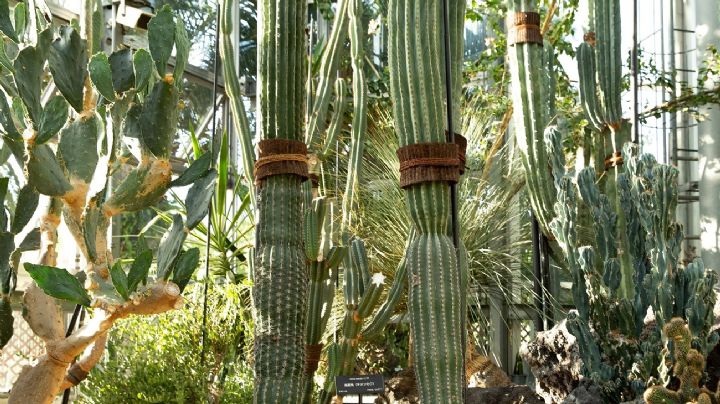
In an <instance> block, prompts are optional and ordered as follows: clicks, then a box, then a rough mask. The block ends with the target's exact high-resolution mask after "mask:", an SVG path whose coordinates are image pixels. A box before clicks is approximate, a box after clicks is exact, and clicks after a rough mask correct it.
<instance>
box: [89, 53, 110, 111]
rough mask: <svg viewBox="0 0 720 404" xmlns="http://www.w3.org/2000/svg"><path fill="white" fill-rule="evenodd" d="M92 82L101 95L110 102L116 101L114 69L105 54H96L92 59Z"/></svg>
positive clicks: (90, 69)
mask: <svg viewBox="0 0 720 404" xmlns="http://www.w3.org/2000/svg"><path fill="white" fill-rule="evenodd" d="M88 70H89V71H90V80H92V82H93V84H94V85H95V88H97V90H98V92H99V93H100V95H102V96H103V98H105V99H106V100H108V101H115V89H114V88H113V81H112V69H110V61H109V60H108V57H107V55H106V54H105V53H104V52H100V53H96V54H95V55H93V57H91V58H90V64H89V65H88Z"/></svg>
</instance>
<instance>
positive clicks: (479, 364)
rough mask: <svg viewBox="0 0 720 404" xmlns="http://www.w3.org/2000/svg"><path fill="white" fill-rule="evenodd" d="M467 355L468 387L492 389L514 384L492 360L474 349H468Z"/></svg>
mask: <svg viewBox="0 0 720 404" xmlns="http://www.w3.org/2000/svg"><path fill="white" fill-rule="evenodd" d="M465 355H466V358H467V359H466V361H465V372H466V374H467V375H468V379H467V381H468V387H479V388H490V387H505V386H510V385H511V384H513V383H512V380H510V378H509V377H508V375H507V374H506V373H505V372H504V371H503V370H502V369H500V367H499V366H497V365H496V364H495V362H493V361H492V359H490V358H488V357H487V356H483V355H480V354H478V353H477V352H475V350H474V349H472V350H471V349H468V350H467V351H466V353H465Z"/></svg>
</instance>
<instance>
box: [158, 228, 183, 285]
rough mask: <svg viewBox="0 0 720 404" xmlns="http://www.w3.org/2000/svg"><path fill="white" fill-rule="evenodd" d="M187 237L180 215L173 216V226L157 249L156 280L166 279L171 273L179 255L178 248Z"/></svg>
mask: <svg viewBox="0 0 720 404" xmlns="http://www.w3.org/2000/svg"><path fill="white" fill-rule="evenodd" d="M185 237H187V233H185V229H184V226H183V220H182V217H180V215H175V216H173V224H172V227H171V228H170V230H169V231H168V232H167V233H165V237H164V238H163V241H162V242H161V243H160V247H159V248H158V262H157V274H158V278H161V279H168V278H169V277H170V275H171V273H172V268H173V266H174V264H175V259H176V258H177V257H178V254H179V253H180V247H182V244H183V242H184V241H185Z"/></svg>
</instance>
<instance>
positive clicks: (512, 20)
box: [507, 11, 543, 45]
mask: <svg viewBox="0 0 720 404" xmlns="http://www.w3.org/2000/svg"><path fill="white" fill-rule="evenodd" d="M507 25H508V39H507V43H508V45H515V44H522V43H535V44H539V45H542V44H543V36H542V32H541V30H540V14H538V13H535V12H526V11H521V12H516V13H514V14H512V15H510V16H509V17H508V24H507Z"/></svg>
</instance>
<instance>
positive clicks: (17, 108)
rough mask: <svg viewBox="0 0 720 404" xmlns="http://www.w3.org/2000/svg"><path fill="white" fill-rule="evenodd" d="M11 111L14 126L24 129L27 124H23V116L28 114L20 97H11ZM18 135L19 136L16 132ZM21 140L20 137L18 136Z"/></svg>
mask: <svg viewBox="0 0 720 404" xmlns="http://www.w3.org/2000/svg"><path fill="white" fill-rule="evenodd" d="M12 113H13V120H14V122H15V123H16V124H17V126H16V128H17V129H20V130H21V131H24V130H25V128H27V126H26V125H25V117H26V116H27V115H28V112H27V108H25V103H24V102H23V101H22V100H21V99H20V98H13V100H12ZM18 136H20V135H19V134H18ZM19 139H20V140H22V138H19Z"/></svg>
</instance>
